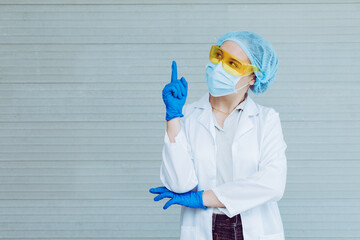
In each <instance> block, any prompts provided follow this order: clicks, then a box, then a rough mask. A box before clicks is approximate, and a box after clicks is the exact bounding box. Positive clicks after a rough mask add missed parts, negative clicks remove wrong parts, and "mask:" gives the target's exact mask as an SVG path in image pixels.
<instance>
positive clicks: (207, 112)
mask: <svg viewBox="0 0 360 240" xmlns="http://www.w3.org/2000/svg"><path fill="white" fill-rule="evenodd" d="M209 96H210V95H209V92H207V93H206V94H205V95H203V97H202V98H201V99H200V100H199V101H198V102H196V104H195V106H196V107H200V108H202V109H203V110H202V112H201V113H200V116H199V118H198V121H199V122H200V124H202V125H203V126H204V127H205V128H206V130H207V131H208V133H209V134H210V135H211V136H212V139H213V142H214V144H216V139H215V137H216V135H215V129H214V128H213V127H212V126H214V119H213V117H212V108H211V104H210V102H209Z"/></svg>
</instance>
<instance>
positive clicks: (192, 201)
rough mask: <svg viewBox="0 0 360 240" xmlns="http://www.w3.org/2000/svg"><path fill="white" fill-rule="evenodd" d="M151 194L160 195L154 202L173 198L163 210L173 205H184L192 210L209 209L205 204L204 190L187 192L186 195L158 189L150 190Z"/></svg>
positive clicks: (161, 188)
mask: <svg viewBox="0 0 360 240" xmlns="http://www.w3.org/2000/svg"><path fill="white" fill-rule="evenodd" d="M149 192H151V193H160V195H158V196H156V197H155V198H154V201H159V200H161V199H163V198H165V197H168V198H172V199H170V200H169V201H167V203H166V204H165V205H164V207H163V209H167V208H168V207H170V206H171V205H172V204H179V205H184V206H186V207H191V208H203V209H207V207H206V206H204V203H203V198H202V195H203V192H204V190H201V191H197V192H192V191H189V192H186V193H174V192H172V191H170V190H168V189H167V188H166V187H157V188H150V189H149Z"/></svg>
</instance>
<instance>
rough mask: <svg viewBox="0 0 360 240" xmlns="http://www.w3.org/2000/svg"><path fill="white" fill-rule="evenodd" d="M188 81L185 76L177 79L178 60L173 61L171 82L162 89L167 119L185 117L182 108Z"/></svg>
mask: <svg viewBox="0 0 360 240" xmlns="http://www.w3.org/2000/svg"><path fill="white" fill-rule="evenodd" d="M187 92H188V83H187V82H186V80H185V78H184V77H182V78H181V79H180V80H178V79H177V66H176V62H175V61H173V62H172V73H171V82H170V83H168V84H166V85H165V87H164V89H163V90H162V98H163V101H164V103H165V105H166V118H165V119H166V120H167V121H168V120H171V119H173V118H177V117H183V116H184V115H183V114H182V109H183V106H184V104H185V102H186V97H187Z"/></svg>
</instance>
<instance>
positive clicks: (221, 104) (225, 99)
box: [209, 92, 248, 112]
mask: <svg viewBox="0 0 360 240" xmlns="http://www.w3.org/2000/svg"><path fill="white" fill-rule="evenodd" d="M247 94H248V93H247V92H245V93H243V94H230V95H225V96H221V97H213V96H211V94H210V96H209V102H210V104H211V106H212V107H214V108H216V109H219V110H221V111H224V112H232V111H233V110H234V109H235V108H236V107H237V106H238V105H239V104H240V103H241V102H243V101H244V100H245V99H246V97H247Z"/></svg>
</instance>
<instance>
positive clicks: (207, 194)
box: [203, 190, 225, 208]
mask: <svg viewBox="0 0 360 240" xmlns="http://www.w3.org/2000/svg"><path fill="white" fill-rule="evenodd" d="M203 204H204V205H205V206H206V207H220V208H225V205H224V204H222V203H221V202H220V201H219V199H218V198H217V197H216V195H215V193H214V192H213V191H212V190H207V191H204V192H203Z"/></svg>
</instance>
